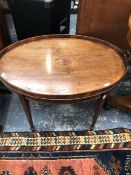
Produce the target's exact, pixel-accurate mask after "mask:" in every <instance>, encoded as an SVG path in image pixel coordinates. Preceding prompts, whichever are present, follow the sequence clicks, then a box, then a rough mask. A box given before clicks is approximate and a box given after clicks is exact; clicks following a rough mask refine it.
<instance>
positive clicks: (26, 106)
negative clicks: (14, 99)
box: [18, 94, 35, 132]
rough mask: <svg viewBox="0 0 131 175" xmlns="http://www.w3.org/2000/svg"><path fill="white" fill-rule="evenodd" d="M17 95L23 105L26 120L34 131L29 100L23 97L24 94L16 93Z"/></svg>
mask: <svg viewBox="0 0 131 175" xmlns="http://www.w3.org/2000/svg"><path fill="white" fill-rule="evenodd" d="M18 96H19V99H20V102H21V104H22V106H23V109H24V111H25V114H26V117H27V120H28V122H29V124H30V129H31V131H32V132H34V131H35V127H34V125H33V121H32V116H31V111H30V106H29V101H28V100H27V99H26V98H25V96H24V95H20V94H19V95H18Z"/></svg>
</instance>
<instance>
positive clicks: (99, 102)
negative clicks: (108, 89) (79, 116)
mask: <svg viewBox="0 0 131 175" xmlns="http://www.w3.org/2000/svg"><path fill="white" fill-rule="evenodd" d="M106 97H107V95H106V94H103V95H102V96H101V98H99V99H98V100H97V103H96V109H95V112H94V116H93V121H92V124H91V127H90V130H93V129H94V126H95V123H96V121H97V119H98V117H99V115H100V112H101V109H102V107H103V105H104V103H105V100H106Z"/></svg>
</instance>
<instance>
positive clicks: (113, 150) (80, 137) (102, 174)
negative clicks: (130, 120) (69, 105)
mask: <svg viewBox="0 0 131 175" xmlns="http://www.w3.org/2000/svg"><path fill="white" fill-rule="evenodd" d="M130 174H131V130H129V129H124V128H119V129H118V128H117V129H113V130H104V131H76V132H68V131H65V132H63V131H62V132H39V133H31V132H28V133H27V132H23V133H22V132H19V133H16V132H15V133H5V132H3V133H0V175H130Z"/></svg>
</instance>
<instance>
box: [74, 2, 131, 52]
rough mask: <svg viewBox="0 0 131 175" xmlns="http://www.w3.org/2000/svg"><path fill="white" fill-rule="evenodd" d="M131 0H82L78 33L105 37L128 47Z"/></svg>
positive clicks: (122, 47)
mask: <svg viewBox="0 0 131 175" xmlns="http://www.w3.org/2000/svg"><path fill="white" fill-rule="evenodd" d="M130 14H131V0H88V1H87V0H80V1H79V11H78V21H77V34H80V35H88V36H93V37H97V38H100V39H104V40H106V41H108V42H111V43H113V44H115V45H117V46H118V47H120V48H121V49H127V48H128V47H129V46H128V43H127V38H126V36H127V31H128V25H127V24H128V19H129V15H130Z"/></svg>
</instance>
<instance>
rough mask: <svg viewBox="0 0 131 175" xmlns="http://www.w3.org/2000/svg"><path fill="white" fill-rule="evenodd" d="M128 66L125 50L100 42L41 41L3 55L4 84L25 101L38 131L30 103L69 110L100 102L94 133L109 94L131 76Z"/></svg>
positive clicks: (77, 39)
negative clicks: (63, 106) (72, 105)
mask: <svg viewBox="0 0 131 175" xmlns="http://www.w3.org/2000/svg"><path fill="white" fill-rule="evenodd" d="M125 60H126V59H125V56H124V55H123V53H122V51H121V50H119V49H118V48H116V47H115V46H113V45H111V44H110V43H108V42H105V41H102V40H99V39H96V38H92V37H85V36H78V35H76V36H74V35H50V36H48V35H46V36H37V37H33V38H28V39H25V40H21V41H19V42H17V43H14V44H12V45H10V46H9V47H7V48H5V49H4V50H3V51H2V52H1V53H0V79H1V81H2V82H3V83H4V84H5V86H6V87H7V88H8V89H10V90H11V91H12V92H14V93H16V94H17V95H18V96H19V99H20V101H21V104H22V106H23V108H24V110H25V113H26V116H27V119H28V121H29V124H30V129H31V130H32V131H35V127H34V125H33V121H32V116H31V112H30V107H29V100H36V101H43V102H49V103H59V104H66V103H76V102H84V101H88V100H93V99H97V104H96V109H95V112H94V116H93V121H92V125H91V129H93V127H94V125H95V123H96V120H97V118H98V116H99V114H100V111H101V109H102V106H103V104H104V101H105V99H106V96H107V94H108V93H109V92H110V90H111V89H112V88H113V87H115V86H116V85H117V84H118V83H119V82H120V81H121V79H122V78H123V77H124V75H125V73H126V71H127V64H126V61H125Z"/></svg>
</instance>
